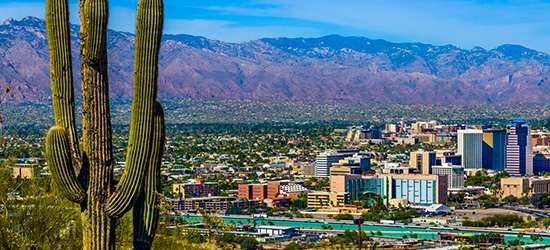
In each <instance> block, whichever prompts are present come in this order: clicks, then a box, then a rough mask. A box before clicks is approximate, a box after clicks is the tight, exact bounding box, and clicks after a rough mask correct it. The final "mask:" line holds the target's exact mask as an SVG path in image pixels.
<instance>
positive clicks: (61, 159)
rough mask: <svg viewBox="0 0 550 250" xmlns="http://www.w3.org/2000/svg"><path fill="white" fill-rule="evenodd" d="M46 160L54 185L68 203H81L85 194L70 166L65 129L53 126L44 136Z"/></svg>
mask: <svg viewBox="0 0 550 250" xmlns="http://www.w3.org/2000/svg"><path fill="white" fill-rule="evenodd" d="M46 158H47V160H48V163H49V167H50V170H51V173H52V176H53V178H54V179H55V183H56V184H57V186H58V187H59V189H60V190H61V193H63V195H65V197H67V199H69V200H70V201H73V202H76V203H82V202H84V201H85V199H86V192H84V189H83V188H82V186H80V184H79V183H78V181H77V178H76V175H75V173H74V172H73V169H72V166H71V154H70V146H69V141H68V139H67V134H66V133H65V129H64V128H63V127H60V126H54V127H52V128H51V129H50V130H49V131H48V135H47V136H46Z"/></svg>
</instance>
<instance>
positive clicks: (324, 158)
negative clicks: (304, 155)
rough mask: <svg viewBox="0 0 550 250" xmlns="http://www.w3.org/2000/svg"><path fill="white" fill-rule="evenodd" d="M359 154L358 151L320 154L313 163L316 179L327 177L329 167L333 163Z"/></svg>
mask: <svg viewBox="0 0 550 250" xmlns="http://www.w3.org/2000/svg"><path fill="white" fill-rule="evenodd" d="M356 153H359V151H358V150H329V151H326V152H323V153H320V154H319V155H318V156H317V159H316V161H315V175H316V176H318V177H327V176H329V175H330V167H332V164H333V163H337V162H338V161H340V160H342V159H344V158H346V157H350V156H353V155H354V154H356Z"/></svg>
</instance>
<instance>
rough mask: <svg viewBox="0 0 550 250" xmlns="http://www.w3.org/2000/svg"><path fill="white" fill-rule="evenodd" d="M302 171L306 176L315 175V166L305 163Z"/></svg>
mask: <svg viewBox="0 0 550 250" xmlns="http://www.w3.org/2000/svg"><path fill="white" fill-rule="evenodd" d="M302 173H303V175H305V176H315V166H313V165H305V166H303V167H302Z"/></svg>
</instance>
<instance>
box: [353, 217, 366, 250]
mask: <svg viewBox="0 0 550 250" xmlns="http://www.w3.org/2000/svg"><path fill="white" fill-rule="evenodd" d="M364 222H365V220H364V219H363V218H359V219H354V220H353V224H355V225H357V236H358V237H357V239H358V241H359V242H358V245H359V250H361V225H362V224H363V223H364Z"/></svg>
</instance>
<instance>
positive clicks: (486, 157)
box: [483, 130, 506, 171]
mask: <svg viewBox="0 0 550 250" xmlns="http://www.w3.org/2000/svg"><path fill="white" fill-rule="evenodd" d="M505 163H506V130H483V168H485V169H492V170H495V171H504V165H505Z"/></svg>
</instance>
